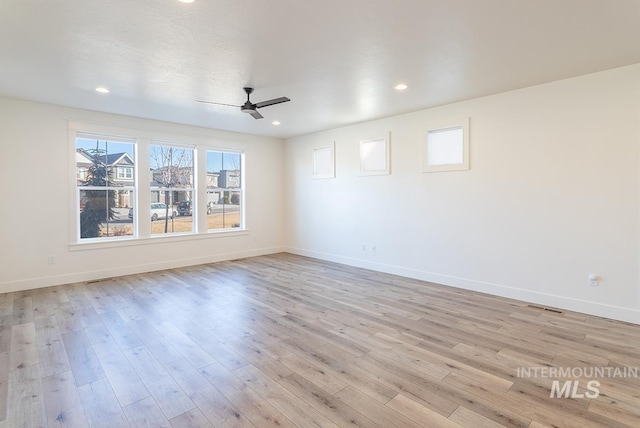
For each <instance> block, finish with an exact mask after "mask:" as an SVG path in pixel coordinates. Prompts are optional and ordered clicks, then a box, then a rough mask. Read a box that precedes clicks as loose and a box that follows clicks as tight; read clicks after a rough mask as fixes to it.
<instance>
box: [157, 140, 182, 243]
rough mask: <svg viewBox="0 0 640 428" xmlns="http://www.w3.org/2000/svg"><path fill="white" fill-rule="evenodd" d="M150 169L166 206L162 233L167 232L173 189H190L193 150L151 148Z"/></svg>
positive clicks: (167, 147) (162, 147) (164, 147)
mask: <svg viewBox="0 0 640 428" xmlns="http://www.w3.org/2000/svg"><path fill="white" fill-rule="evenodd" d="M150 154H151V167H152V168H153V172H152V174H153V179H154V180H155V181H157V182H158V183H160V185H161V186H162V188H163V189H164V190H163V193H164V203H165V205H166V206H167V208H166V212H165V216H164V233H167V232H168V230H169V218H172V217H173V216H172V215H170V214H169V210H173V208H172V205H174V203H175V202H176V201H174V200H173V189H180V188H185V187H192V185H193V150H192V149H183V148H179V147H169V146H151V151H150Z"/></svg>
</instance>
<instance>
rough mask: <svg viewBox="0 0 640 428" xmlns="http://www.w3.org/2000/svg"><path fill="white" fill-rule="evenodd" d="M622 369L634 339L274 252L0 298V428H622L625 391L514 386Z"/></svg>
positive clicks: (612, 328) (639, 354)
mask: <svg viewBox="0 0 640 428" xmlns="http://www.w3.org/2000/svg"><path fill="white" fill-rule="evenodd" d="M638 366H640V326H637V325H631V324H626V323H622V322H616V321H612V320H606V319H602V318H598V317H593V316H588V315H583V314H579V313H572V312H568V311H561V313H557V312H552V311H548V310H544V308H542V309H541V308H536V307H531V306H529V305H527V304H526V303H524V302H518V301H513V300H509V299H503V298H498V297H493V296H489V295H484V294H480V293H474V292H469V291H464V290H459V289H455V288H449V287H444V286H440V285H435V284H430V283H425V282H421V281H416V280H411V279H407V278H402V277H397V276H392V275H385V274H381V273H377V272H372V271H367V270H363V269H357V268H352V267H347V266H343V265H338V264H333V263H328V262H323V261H318V260H314V259H309V258H305V257H299V256H294V255H290V254H276V255H270V256H263V257H256V258H250V259H242V260H237V261H230V262H223V263H215V264H208V265H201V266H194V267H188V268H182V269H174V270H167V271H162V272H155V273H149V274H144V275H131V276H126V277H119V278H114V279H109V280H104V281H99V282H95V283H88V284H69V285H64V286H58V287H50V288H44V289H38V290H29V291H23V292H15V293H5V294H0V427H1V428H8V427H11V428H13V427H25V428H27V427H28V428H34V427H74V428H75V427H85V426H89V427H110V428H113V427H127V426H131V427H147V426H148V427H174V428H178V427H257V428H261V427H305V428H306V427H314V426H320V427H352V426H353V427H384V428H393V427H397V428H405V427H460V426H462V427H469V428H482V427H499V426H508V427H530V428H541V427H580V428H583V427H638V426H640V379H638V378H637V377H633V376H631V377H626V378H625V377H604V378H598V379H597V381H598V382H599V383H600V387H599V395H598V396H596V397H593V396H592V398H588V397H589V395H585V393H587V392H589V390H588V389H587V382H588V381H589V380H593V379H591V378H589V377H588V375H585V376H583V377H581V378H579V379H574V378H571V379H570V380H578V381H579V382H578V386H577V389H576V393H577V394H583V395H584V396H583V397H580V396H579V395H578V396H573V397H572V398H571V397H568V398H567V397H563V398H557V397H554V398H550V391H551V388H552V382H553V380H554V379H550V378H547V377H544V376H537V377H536V376H528V377H526V376H518V370H519V369H522V368H531V367H537V368H541V367H545V368H549V367H556V368H573V367H580V368H588V367H620V368H622V367H631V368H636V369H637V367H638ZM560 380H561V384H564V380H565V379H564V378H561V379H560ZM567 380H569V379H567Z"/></svg>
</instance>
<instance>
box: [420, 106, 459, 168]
mask: <svg viewBox="0 0 640 428" xmlns="http://www.w3.org/2000/svg"><path fill="white" fill-rule="evenodd" d="M458 128H462V162H461V163H456V164H446V165H430V164H429V156H428V153H429V133H430V132H437V131H445V130H448V129H458ZM421 139H422V142H421V148H422V153H421V156H420V158H421V163H422V172H445V171H466V170H468V169H469V118H468V117H466V118H464V119H457V120H451V121H447V122H444V121H443V122H440V123H434V124H432V125H430V126H429V128H428V129H426V130H425V131H423V132H422V138H421Z"/></svg>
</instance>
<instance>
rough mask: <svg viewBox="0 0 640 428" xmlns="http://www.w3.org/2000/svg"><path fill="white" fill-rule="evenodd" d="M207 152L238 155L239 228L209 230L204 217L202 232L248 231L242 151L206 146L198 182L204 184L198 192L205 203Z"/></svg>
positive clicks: (243, 155) (243, 156) (243, 154)
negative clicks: (201, 193) (200, 192)
mask: <svg viewBox="0 0 640 428" xmlns="http://www.w3.org/2000/svg"><path fill="white" fill-rule="evenodd" d="M208 152H223V153H235V154H238V155H240V188H239V189H237V191H239V192H240V227H234V228H227V229H209V228H208V225H207V216H206V215H204V216H202V217H204V218H203V219H202V227H203V229H202V230H204V231H206V232H207V233H225V232H227V233H230V232H239V231H244V230H248V228H247V227H248V226H247V217H246V212H245V208H246V204H245V199H246V196H245V195H246V191H247V189H246V180H245V152H244V150H242V149H235V148H229V147H220V146H207V147H206V150H205V155H204V156H202V161H203V165H202V166H201V171H202V172H201V176H199V178H200V180H201V181H200V182H201V183H204V185H203V186H200V188H199V189H198V190H199V191H202V192H203V196H202V197H200V195H199V197H200V198H201V199H200V200H202V201H206V200H207V190H208V189H207V172H208V171H207V153H208ZM205 209H206V204H205Z"/></svg>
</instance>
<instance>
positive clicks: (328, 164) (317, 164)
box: [311, 142, 336, 178]
mask: <svg viewBox="0 0 640 428" xmlns="http://www.w3.org/2000/svg"><path fill="white" fill-rule="evenodd" d="M335 165H336V161H335V142H333V143H332V144H331V145H330V146H327V147H319V148H316V149H313V173H312V176H311V177H312V178H335V177H336V170H335Z"/></svg>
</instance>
